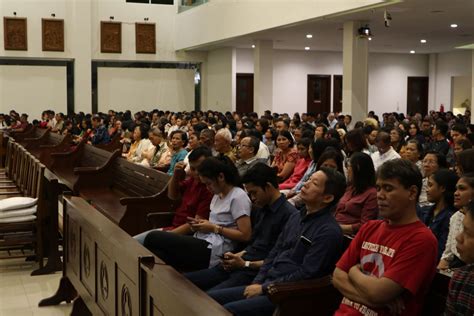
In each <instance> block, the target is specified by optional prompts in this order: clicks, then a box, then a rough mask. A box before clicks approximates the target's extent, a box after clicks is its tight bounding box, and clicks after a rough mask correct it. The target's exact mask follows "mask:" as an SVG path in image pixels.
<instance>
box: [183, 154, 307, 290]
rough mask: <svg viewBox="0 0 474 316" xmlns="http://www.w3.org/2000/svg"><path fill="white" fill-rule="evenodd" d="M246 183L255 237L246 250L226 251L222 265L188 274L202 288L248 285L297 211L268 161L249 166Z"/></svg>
mask: <svg viewBox="0 0 474 316" xmlns="http://www.w3.org/2000/svg"><path fill="white" fill-rule="evenodd" d="M243 183H244V184H245V188H246V190H247V192H248V193H249V195H250V197H251V199H252V202H253V205H254V206H255V208H256V210H253V211H252V214H251V219H252V238H251V240H250V243H249V244H248V246H247V247H246V248H245V249H244V250H243V251H241V252H239V253H231V252H227V253H225V254H224V256H223V258H222V263H221V264H220V265H218V266H216V267H213V268H210V269H205V270H200V271H196V272H191V273H187V274H185V276H186V277H187V278H188V279H189V280H191V282H193V283H194V284H196V285H197V286H198V287H199V288H201V289H203V290H209V289H213V290H215V289H223V288H228V287H234V286H239V285H245V284H249V283H250V282H251V281H252V280H253V279H254V278H255V276H256V275H257V273H258V269H259V268H260V267H261V266H262V264H263V260H264V259H265V258H266V257H267V256H268V253H269V252H270V250H271V249H272V248H273V246H274V245H275V242H276V241H277V239H278V235H279V234H280V232H281V231H282V229H283V227H284V225H285V223H286V222H287V220H288V218H289V217H290V215H291V214H293V213H297V212H298V211H297V209H296V208H295V207H294V206H293V205H291V204H290V203H288V202H287V201H286V199H285V197H284V195H282V194H280V191H279V190H278V181H277V176H276V172H275V170H274V169H273V168H270V167H269V166H268V165H266V164H265V163H257V164H256V165H254V166H253V167H252V168H250V169H249V171H248V172H247V173H246V174H245V175H244V178H243Z"/></svg>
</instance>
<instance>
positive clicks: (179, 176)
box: [133, 146, 213, 244]
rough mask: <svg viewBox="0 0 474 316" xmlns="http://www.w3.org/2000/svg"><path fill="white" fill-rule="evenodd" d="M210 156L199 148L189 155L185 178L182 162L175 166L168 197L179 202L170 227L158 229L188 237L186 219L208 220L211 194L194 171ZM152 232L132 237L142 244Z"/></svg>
mask: <svg viewBox="0 0 474 316" xmlns="http://www.w3.org/2000/svg"><path fill="white" fill-rule="evenodd" d="M211 156H212V151H211V150H210V149H209V148H207V147H205V146H200V147H198V148H196V149H194V150H193V151H192V152H191V154H189V165H190V174H189V177H187V178H185V171H184V168H185V165H184V163H182V162H179V163H177V164H176V166H175V168H174V171H175V173H174V174H173V176H172V178H171V180H170V182H169V183H168V197H169V198H170V199H171V200H174V201H178V200H179V201H181V202H180V204H179V206H178V208H177V209H176V212H175V214H174V218H173V222H172V224H171V226H168V227H164V228H160V230H168V231H171V232H173V233H176V234H181V235H189V234H192V233H193V232H192V231H191V225H189V224H188V217H194V218H203V219H207V218H209V212H210V209H209V207H210V205H211V200H212V196H213V194H212V193H211V192H210V191H209V190H208V189H207V187H206V185H205V184H204V183H202V182H201V180H199V176H198V174H197V171H196V169H197V168H198V167H199V165H200V164H201V162H202V161H203V160H204V159H206V158H207V157H211ZM151 231H153V230H149V231H146V232H143V233H141V234H139V235H136V236H134V237H133V238H135V239H136V240H137V241H138V242H139V243H141V244H143V242H144V241H145V238H146V236H147V235H148V233H150V232H151Z"/></svg>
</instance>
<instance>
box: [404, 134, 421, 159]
mask: <svg viewBox="0 0 474 316" xmlns="http://www.w3.org/2000/svg"><path fill="white" fill-rule="evenodd" d="M408 144H415V145H416V149H417V150H418V154H419V157H418V160H420V158H421V157H423V156H424V155H423V145H422V144H421V143H420V142H419V141H418V140H416V139H414V138H413V139H410V140H409V141H407V145H408Z"/></svg>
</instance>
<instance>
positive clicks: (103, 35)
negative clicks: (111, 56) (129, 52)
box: [100, 21, 122, 53]
mask: <svg viewBox="0 0 474 316" xmlns="http://www.w3.org/2000/svg"><path fill="white" fill-rule="evenodd" d="M100 51H101V52H102V53H121V52H122V23H121V22H108V21H101V22H100Z"/></svg>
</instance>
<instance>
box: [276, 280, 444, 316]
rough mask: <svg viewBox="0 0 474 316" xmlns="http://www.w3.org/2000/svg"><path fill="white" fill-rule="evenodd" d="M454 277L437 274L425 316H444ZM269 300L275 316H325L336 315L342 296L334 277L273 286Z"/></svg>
mask: <svg viewBox="0 0 474 316" xmlns="http://www.w3.org/2000/svg"><path fill="white" fill-rule="evenodd" d="M449 281H450V276H448V275H446V274H445V273H436V275H435V278H434V280H433V282H432V283H431V286H430V289H429V292H428V294H427V296H426V297H425V303H424V305H423V311H422V314H421V315H423V316H441V315H443V314H444V309H445V307H446V298H447V295H448V287H449ZM268 293H269V297H270V299H271V301H272V302H273V303H274V304H275V305H276V306H277V310H276V312H275V314H274V315H278V316H287V315H288V316H290V315H291V316H298V315H308V311H315V314H317V315H321V316H326V315H327V316H329V315H333V314H334V312H335V311H336V310H337V308H338V307H339V304H340V302H341V300H342V294H341V293H340V292H339V291H338V290H337V289H336V288H335V287H334V286H333V285H332V281H331V276H327V277H324V278H320V279H313V280H306V281H299V282H288V283H279V284H273V285H270V286H269V289H268Z"/></svg>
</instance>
